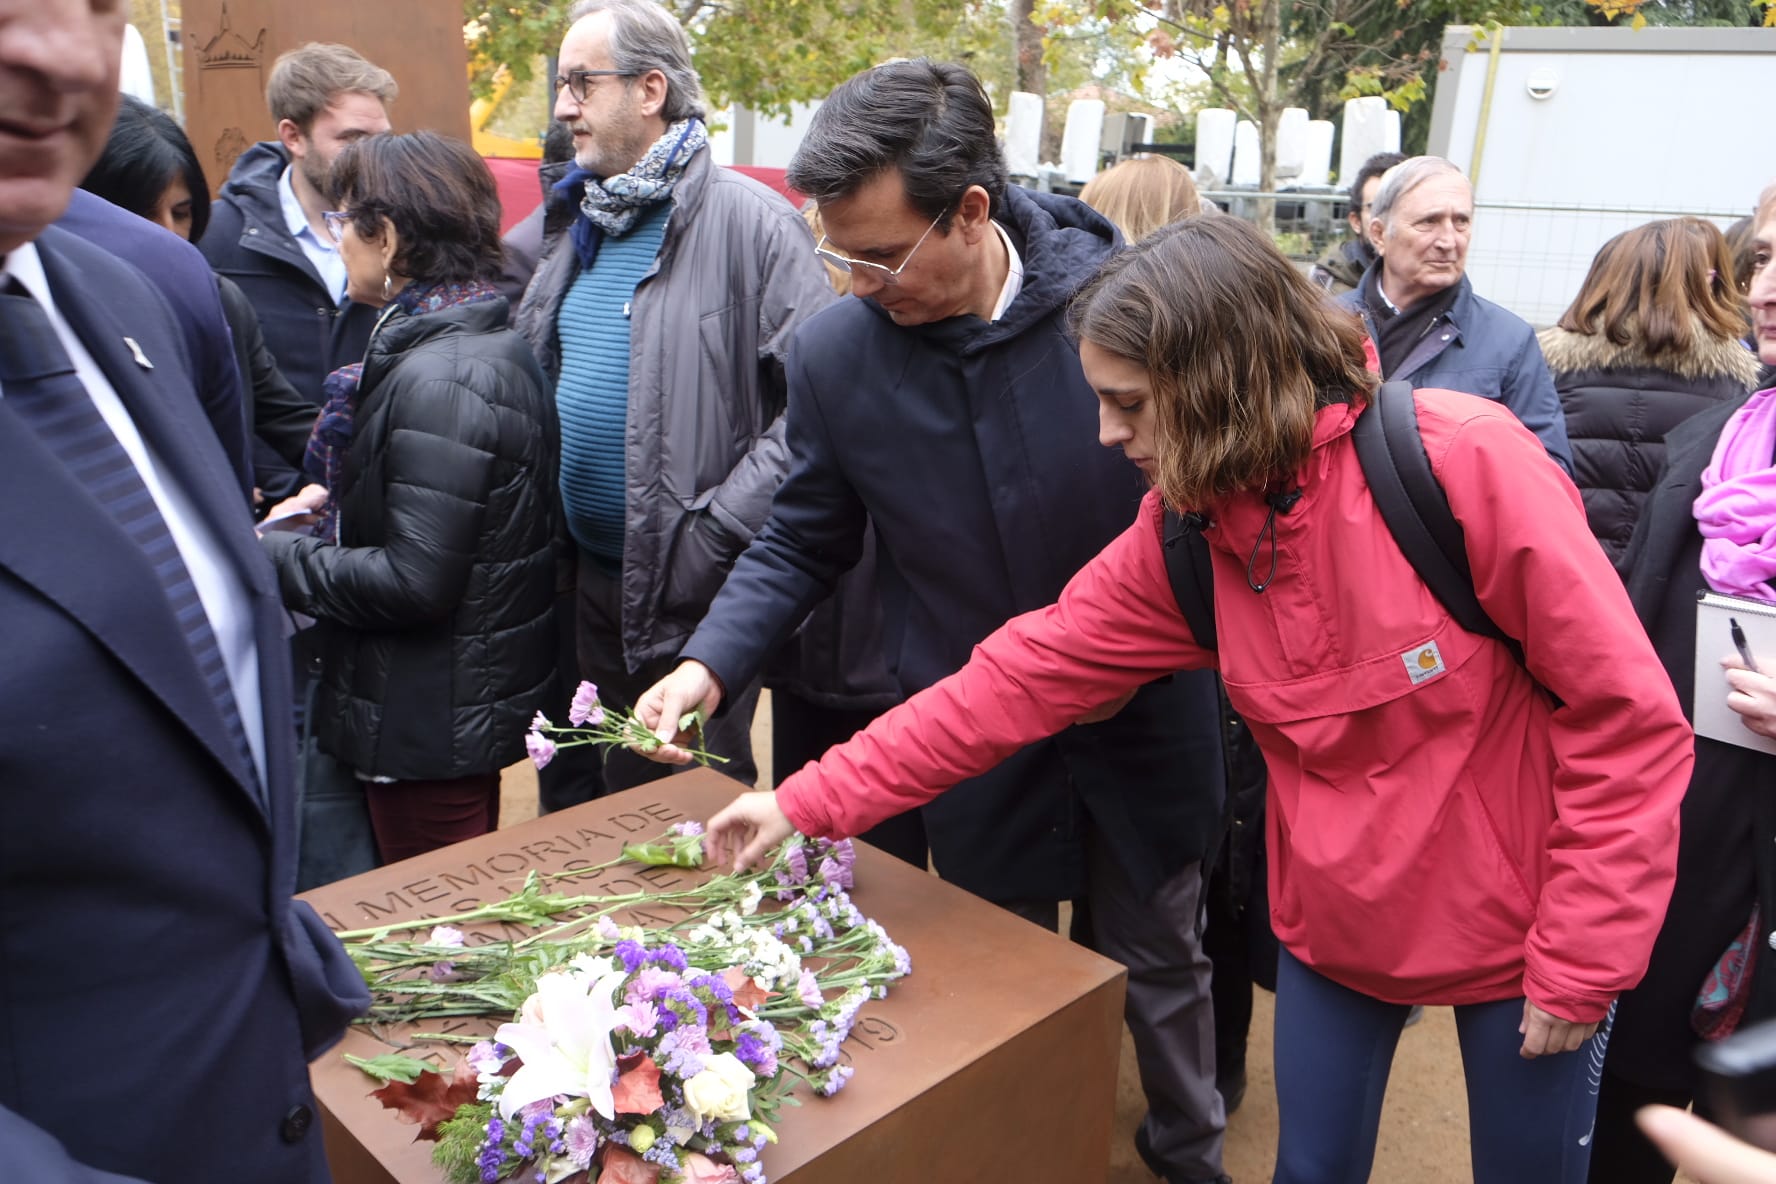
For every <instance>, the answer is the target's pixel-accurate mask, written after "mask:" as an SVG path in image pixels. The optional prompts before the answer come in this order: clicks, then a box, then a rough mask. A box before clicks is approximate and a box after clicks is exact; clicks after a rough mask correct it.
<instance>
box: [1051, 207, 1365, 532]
mask: <svg viewBox="0 0 1776 1184" xmlns="http://www.w3.org/2000/svg"><path fill="white" fill-rule="evenodd" d="M1070 319H1071V324H1072V328H1073V332H1074V333H1075V334H1076V335H1077V336H1078V337H1079V338H1080V339H1082V340H1086V341H1090V342H1091V343H1092V344H1093V345H1095V346H1097V347H1098V348H1099V349H1102V350H1104V351H1105V352H1107V353H1110V354H1114V355H1115V356H1117V357H1120V358H1124V359H1126V360H1128V361H1130V362H1134V363H1135V364H1137V365H1139V366H1141V367H1142V368H1143V369H1145V370H1146V371H1147V374H1148V377H1149V380H1150V382H1151V384H1152V388H1153V399H1154V413H1155V424H1156V431H1155V440H1154V454H1155V455H1154V460H1155V462H1156V468H1157V479H1156V484H1158V486H1159V491H1160V493H1161V494H1162V495H1163V496H1164V497H1165V500H1166V502H1167V504H1169V505H1171V506H1172V507H1173V508H1174V509H1178V510H1187V509H1201V508H1205V507H1208V506H1212V505H1214V504H1215V503H1216V502H1219V501H1221V500H1223V499H1225V498H1227V497H1229V496H1231V495H1232V494H1234V493H1236V492H1238V491H1240V490H1256V489H1262V488H1264V487H1265V486H1267V485H1270V484H1272V483H1274V482H1277V481H1279V480H1283V479H1285V478H1287V477H1288V476H1289V475H1290V474H1292V473H1294V472H1295V471H1296V470H1297V469H1299V468H1300V467H1301V465H1302V464H1303V463H1305V462H1306V460H1307V456H1308V453H1309V452H1310V451H1311V450H1312V448H1313V426H1314V413H1315V412H1316V411H1317V410H1318V409H1319V408H1320V407H1321V406H1323V405H1325V404H1326V403H1328V402H1336V401H1342V400H1347V399H1349V400H1352V401H1356V402H1362V401H1366V400H1367V398H1368V395H1369V392H1370V391H1372V390H1373V389H1374V387H1375V382H1376V377H1375V375H1374V374H1372V373H1370V372H1369V369H1368V364H1367V361H1366V355H1365V353H1364V350H1363V329H1362V326H1361V324H1360V322H1358V320H1357V318H1356V317H1354V316H1352V315H1351V314H1350V313H1348V312H1346V311H1344V310H1343V309H1340V308H1338V307H1336V306H1335V305H1333V304H1332V303H1331V301H1329V300H1327V299H1326V297H1325V293H1323V292H1321V291H1320V289H1318V288H1316V287H1315V286H1314V285H1313V284H1311V283H1309V282H1308V280H1307V278H1306V277H1305V276H1303V275H1302V274H1301V272H1299V271H1298V270H1296V268H1295V265H1294V264H1292V263H1290V262H1289V260H1288V259H1286V258H1284V257H1283V254H1282V252H1281V251H1278V250H1277V248H1276V246H1275V245H1274V244H1273V243H1272V242H1271V241H1270V239H1269V238H1268V237H1266V236H1265V235H1263V234H1262V233H1260V232H1259V231H1258V230H1256V229H1254V228H1253V227H1252V226H1251V225H1250V224H1248V223H1247V222H1245V221H1244V220H1243V219H1240V218H1188V219H1185V220H1184V221H1182V222H1176V223H1173V224H1172V225H1170V226H1168V227H1166V228H1165V229H1163V230H1160V231H1157V232H1156V233H1155V234H1153V235H1152V236H1151V237H1149V238H1146V239H1143V240H1142V241H1141V242H1139V243H1137V244H1135V245H1134V246H1132V247H1129V248H1128V249H1127V250H1125V251H1123V252H1122V253H1121V254H1119V255H1117V256H1115V257H1114V258H1112V259H1111V260H1110V262H1108V263H1107V264H1105V265H1104V267H1103V269H1102V270H1101V271H1099V272H1098V274H1097V275H1096V276H1095V277H1093V279H1092V280H1091V282H1090V283H1089V284H1087V285H1086V287H1085V288H1084V289H1083V290H1082V291H1081V292H1080V293H1079V295H1078V296H1077V297H1076V298H1075V300H1074V302H1073V306H1072V310H1071V318H1070Z"/></svg>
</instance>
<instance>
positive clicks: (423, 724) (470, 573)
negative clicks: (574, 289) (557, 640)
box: [265, 300, 559, 780]
mask: <svg viewBox="0 0 1776 1184" xmlns="http://www.w3.org/2000/svg"><path fill="white" fill-rule="evenodd" d="M360 391H361V397H360V399H359V402H358V410H357V413H356V415H355V417H354V427H353V434H352V443H351V449H350V452H349V453H348V454H347V457H346V461H345V467H344V471H343V473H342V474H341V477H340V484H339V489H338V490H337V491H336V492H337V496H338V498H339V510H340V516H339V531H340V540H339V545H338V546H333V545H331V544H328V543H324V542H322V541H320V540H318V539H312V538H296V537H293V536H290V535H279V534H275V533H274V534H272V535H269V536H267V538H266V540H265V542H266V546H267V547H268V549H269V550H270V552H271V557H272V559H273V561H274V562H275V563H276V565H277V569H278V579H279V582H280V584H281V586H282V589H283V595H284V603H285V604H286V605H288V606H289V607H290V608H292V609H295V610H297V611H298V612H304V613H308V614H310V615H312V616H314V617H316V618H318V619H319V620H320V622H321V623H320V625H319V626H318V628H320V629H322V630H323V631H324V632H323V633H322V635H321V637H320V653H321V664H322V685H321V692H320V703H319V710H318V718H317V719H316V720H315V725H314V726H315V733H316V735H317V736H318V737H319V739H320V744H321V747H322V748H323V749H324V750H325V751H327V752H329V753H331V754H332V755H334V756H336V757H338V758H339V759H340V760H342V761H344V762H345V763H347V764H348V765H350V766H351V767H352V768H354V769H356V770H357V771H358V772H360V773H366V774H369V775H372V776H378V777H393V778H396V779H398V780H420V779H423V780H433V779H444V778H453V777H467V776H471V775H473V774H477V773H487V772H491V771H492V770H494V769H499V768H502V767H504V766H505V765H508V764H510V763H512V762H513V761H514V760H516V759H517V758H518V757H519V756H520V755H522V753H523V749H524V733H525V730H526V729H527V728H528V726H529V721H530V719H531V716H532V714H533V713H534V712H536V711H537V710H538V709H539V708H541V707H542V706H543V700H544V698H545V696H546V694H547V692H548V689H549V686H550V680H551V677H552V675H553V673H554V632H553V629H554V626H553V617H552V610H553V606H554V592H555V559H554V555H553V551H552V540H553V538H554V517H555V510H554V504H555V466H556V449H557V447H558V445H557V443H556V441H557V440H558V438H559V434H558V430H557V428H556V424H555V410H554V405H553V403H551V401H550V400H549V398H548V395H547V393H546V392H547V387H546V385H545V383H544V380H543V375H542V371H541V370H539V369H538V368H537V364H536V359H535V358H534V357H532V355H531V352H530V348H529V347H528V346H527V345H525V343H524V339H523V338H521V337H519V336H518V335H517V334H516V333H514V332H512V331H511V330H509V329H507V328H506V302H505V301H504V300H491V301H487V302H485V303H480V304H470V305H459V306H457V307H455V308H449V309H445V310H443V311H441V312H436V313H428V314H424V315H420V316H404V315H402V314H400V313H398V312H396V313H391V314H389V316H388V318H387V319H386V320H384V321H382V322H381V323H380V324H379V326H378V328H377V330H376V332H375V334H374V335H373V336H372V338H371V342H370V352H369V355H368V356H367V357H366V359H365V362H364V377H363V383H362V385H361V387H360Z"/></svg>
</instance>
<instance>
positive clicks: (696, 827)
mask: <svg viewBox="0 0 1776 1184" xmlns="http://www.w3.org/2000/svg"><path fill="white" fill-rule="evenodd" d="M672 833H673V834H675V835H679V836H680V837H682V838H686V839H694V838H696V837H697V836H698V835H700V834H702V833H703V824H702V823H701V822H694V821H692V820H691V819H689V818H687V819H685V820H684V821H683V822H675V823H673V824H672Z"/></svg>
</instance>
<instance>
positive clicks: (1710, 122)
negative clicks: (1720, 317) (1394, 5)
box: [1430, 29, 1776, 325]
mask: <svg viewBox="0 0 1776 1184" xmlns="http://www.w3.org/2000/svg"><path fill="white" fill-rule="evenodd" d="M1668 34H1669V35H1673V36H1666V35H1668ZM1713 34H1724V35H1725V37H1714V36H1699V35H1713ZM1466 40H1467V31H1466V30H1456V29H1451V30H1450V31H1449V36H1448V40H1447V41H1446V43H1445V47H1444V54H1445V57H1446V58H1450V59H1457V58H1462V59H1464V60H1461V61H1460V63H1459V65H1460V71H1459V74H1458V75H1457V76H1456V78H1454V79H1453V81H1455V82H1457V83H1458V85H1455V86H1451V85H1449V83H1450V82H1451V81H1452V79H1451V73H1454V71H1452V72H1450V73H1446V74H1445V75H1444V82H1443V83H1442V84H1441V85H1440V86H1439V88H1438V94H1437V105H1436V111H1435V113H1434V116H1433V127H1432V134H1431V143H1430V151H1431V152H1433V153H1436V154H1439V155H1444V156H1448V157H1449V159H1451V160H1452V161H1454V162H1455V163H1456V164H1457V165H1458V166H1459V167H1460V168H1461V169H1462V170H1463V171H1464V172H1467V171H1470V170H1471V166H1472V163H1473V152H1474V142H1475V133H1476V131H1477V129H1478V127H1479V120H1480V111H1481V99H1482V95H1483V92H1484V90H1485V82H1486V67H1487V53H1486V49H1485V48H1484V47H1482V49H1481V50H1480V52H1477V53H1472V54H1464V53H1463V52H1462V49H1463V46H1464V45H1465V43H1466ZM1452 43H1453V45H1454V48H1452V47H1451V45H1452ZM1773 53H1776V29H1772V30H1762V29H1730V30H1729V29H1720V30H1714V29H1708V30H1694V29H1669V30H1667V29H1643V30H1639V31H1635V30H1631V29H1534V30H1526V29H1509V30H1506V34H1505V41H1504V48H1503V51H1502V53H1501V54H1500V58H1499V68H1498V75H1497V79H1496V81H1495V84H1494V88H1493V99H1492V110H1491V115H1490V119H1489V121H1488V126H1487V133H1486V142H1485V151H1484V155H1483V157H1482V158H1481V162H1480V181H1479V185H1478V187H1477V189H1476V194H1475V196H1476V201H1477V203H1478V205H1479V207H1480V208H1479V210H1478V213H1477V215H1476V219H1475V228H1474V240H1473V245H1472V247H1471V249H1470V252H1469V257H1468V274H1469V276H1470V278H1471V279H1472V280H1473V282H1474V287H1475V290H1476V291H1478V292H1479V293H1480V294H1481V295H1483V296H1486V297H1488V298H1490V299H1493V300H1497V301H1498V302H1499V303H1501V304H1504V305H1505V306H1506V307H1508V308H1510V309H1512V311H1514V312H1516V313H1517V314H1518V315H1519V316H1522V317H1524V318H1525V319H1527V320H1529V321H1530V322H1532V323H1534V324H1538V325H1540V324H1548V323H1551V322H1552V321H1554V320H1555V319H1557V318H1558V317H1559V315H1560V313H1561V311H1562V310H1564V309H1565V307H1566V305H1567V304H1568V303H1569V302H1570V301H1571V299H1572V297H1573V296H1574V294H1576V293H1577V291H1578V287H1579V284H1580V283H1581V282H1582V281H1583V279H1584V276H1585V272H1586V270H1587V269H1588V268H1589V267H1590V263H1591V259H1592V257H1593V256H1594V255H1595V254H1596V251H1597V248H1598V247H1600V246H1601V245H1603V243H1604V242H1605V241H1607V240H1608V239H1609V238H1610V237H1611V236H1613V235H1615V234H1618V233H1620V232H1621V231H1623V230H1627V229H1630V228H1632V227H1634V226H1638V225H1641V224H1643V223H1645V222H1648V221H1651V220H1653V219H1655V218H1660V217H1674V216H1676V215H1678V214H1681V213H1694V214H1698V215H1704V216H1713V217H1714V218H1715V220H1716V221H1718V222H1720V223H1722V224H1723V225H1725V223H1727V222H1729V221H1731V220H1732V219H1733V218H1735V217H1738V216H1739V215H1740V214H1744V213H1749V212H1750V210H1751V206H1752V204H1753V202H1754V201H1755V199H1756V197H1757V194H1758V191H1759V190H1760V189H1761V188H1762V187H1763V185H1764V183H1765V182H1766V181H1768V180H1769V179H1770V178H1771V177H1772V176H1776V155H1772V153H1771V151H1770V148H1769V146H1768V141H1767V137H1764V138H1763V139H1760V134H1759V128H1760V126H1761V125H1760V123H1759V119H1760V115H1759V112H1760V111H1763V110H1767V108H1768V105H1769V98H1768V96H1769V88H1770V82H1771V79H1772V78H1773V77H1776V56H1772V55H1773ZM1532 75H1536V76H1538V79H1539V80H1540V81H1543V82H1546V81H1549V80H1552V81H1553V82H1554V84H1555V87H1554V91H1553V93H1552V94H1551V95H1550V97H1548V98H1545V99H1536V98H1533V97H1531V95H1530V92H1529V88H1528V84H1529V81H1530V79H1531V76H1532ZM1446 90H1447V91H1448V92H1449V93H1448V94H1447V95H1446V94H1445V91H1446ZM1488 202H1498V203H1532V204H1535V205H1539V206H1562V205H1567V206H1586V207H1636V208H1637V209H1638V210H1640V211H1644V212H1639V213H1616V212H1601V211H1597V210H1585V211H1573V212H1561V211H1558V210H1550V211H1517V210H1506V209H1490V210H1489V209H1488V208H1487V203H1488Z"/></svg>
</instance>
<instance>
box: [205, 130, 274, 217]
mask: <svg viewBox="0 0 1776 1184" xmlns="http://www.w3.org/2000/svg"><path fill="white" fill-rule="evenodd" d="M289 165H290V157H289V154H288V153H286V152H285V151H284V146H283V145H282V144H280V143H278V142H277V141H276V140H261V141H260V142H259V143H257V144H255V145H253V146H252V147H251V148H249V149H247V150H246V151H245V152H243V153H241V154H240V156H239V157H238V158H237V159H236V160H235V162H234V167H233V168H231V169H229V170H228V180H226V181H224V182H223V183H222V196H223V197H232V198H234V199H235V200H236V201H238V202H240V203H241V204H243V205H247V206H251V207H253V209H254V211H255V212H256V213H258V214H259V216H261V217H268V218H276V219H277V220H279V221H281V220H282V218H283V212H282V210H281V208H280V205H279V202H278V195H277V183H278V178H279V177H281V176H283V175H284V170H285V169H286V168H288V167H289Z"/></svg>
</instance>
